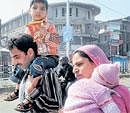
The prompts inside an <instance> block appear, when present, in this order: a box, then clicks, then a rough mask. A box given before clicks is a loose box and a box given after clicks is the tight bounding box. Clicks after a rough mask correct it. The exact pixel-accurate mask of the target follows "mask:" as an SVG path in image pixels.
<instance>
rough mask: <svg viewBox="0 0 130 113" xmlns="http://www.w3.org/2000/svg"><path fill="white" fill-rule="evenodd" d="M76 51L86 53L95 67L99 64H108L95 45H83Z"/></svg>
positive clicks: (101, 51) (102, 52) (102, 53)
mask: <svg viewBox="0 0 130 113" xmlns="http://www.w3.org/2000/svg"><path fill="white" fill-rule="evenodd" d="M77 50H80V51H83V52H84V53H86V54H87V55H88V56H89V57H90V58H91V60H92V61H93V62H94V63H95V64H96V66H98V65H100V64H105V63H110V61H109V60H108V58H107V56H106V55H105V53H104V51H103V50H102V49H101V48H99V47H98V46H97V45H85V46H82V47H80V48H78V49H77ZM77 50H76V51H77Z"/></svg>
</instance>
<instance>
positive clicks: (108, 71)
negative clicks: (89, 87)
mask: <svg viewBox="0 0 130 113" xmlns="http://www.w3.org/2000/svg"><path fill="white" fill-rule="evenodd" d="M119 72H120V68H119V65H118V64H117V63H115V64H101V65H99V66H98V67H96V68H95V69H94V71H93V73H92V79H93V80H94V81H96V82H97V83H99V84H101V85H105V86H106V87H109V88H113V87H115V86H117V85H119Z"/></svg>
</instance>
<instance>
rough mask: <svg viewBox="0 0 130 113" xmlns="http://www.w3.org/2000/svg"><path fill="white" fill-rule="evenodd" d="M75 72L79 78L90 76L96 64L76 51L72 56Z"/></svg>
mask: <svg viewBox="0 0 130 113" xmlns="http://www.w3.org/2000/svg"><path fill="white" fill-rule="evenodd" d="M72 64H73V72H74V73H75V76H76V78H77V79H80V78H90V77H91V74H92V72H93V69H94V68H95V67H96V65H95V64H94V63H93V62H90V61H89V60H88V59H87V58H85V57H82V56H80V55H79V54H78V53H75V54H74V55H73V57H72Z"/></svg>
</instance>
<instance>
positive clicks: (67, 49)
mask: <svg viewBox="0 0 130 113" xmlns="http://www.w3.org/2000/svg"><path fill="white" fill-rule="evenodd" d="M66 27H67V29H68V28H69V27H70V22H69V0H67V2H66ZM69 51H70V40H68V41H66V56H67V57H69Z"/></svg>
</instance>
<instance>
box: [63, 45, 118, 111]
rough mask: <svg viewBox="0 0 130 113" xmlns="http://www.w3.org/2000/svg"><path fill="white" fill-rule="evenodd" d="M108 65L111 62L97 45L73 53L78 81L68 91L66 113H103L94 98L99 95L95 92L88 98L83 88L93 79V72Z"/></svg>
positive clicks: (87, 46)
mask: <svg viewBox="0 0 130 113" xmlns="http://www.w3.org/2000/svg"><path fill="white" fill-rule="evenodd" d="M108 63H110V61H109V60H108V58H107V57H106V55H105V53H104V52H103V50H102V49H100V48H99V47H98V46H96V45H85V46H83V47H80V48H79V49H77V50H76V51H75V52H74V53H73V56H72V64H73V72H74V73H75V76H76V78H77V81H76V82H75V83H74V84H72V85H71V86H70V88H69V90H68V97H67V99H66V102H65V106H64V110H63V112H64V113H103V111H102V110H101V109H100V107H99V106H98V105H97V104H96V101H95V99H94V98H93V96H95V95H97V94H98V93H97V92H95V93H94V94H91V95H87V97H86V94H85V90H84V89H83V88H84V87H85V86H86V85H87V84H86V83H87V82H88V80H89V79H90V78H91V76H92V72H93V70H94V69H95V68H96V67H97V66H99V65H100V64H108ZM83 79H86V80H84V81H85V82H82V80H83ZM81 82H82V83H81ZM92 85H93V84H92ZM90 90H93V89H90ZM99 90H100V89H99ZM90 92H91V91H90ZM97 96H98V95H97ZM89 99H90V100H89ZM116 113H117V112H116Z"/></svg>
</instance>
